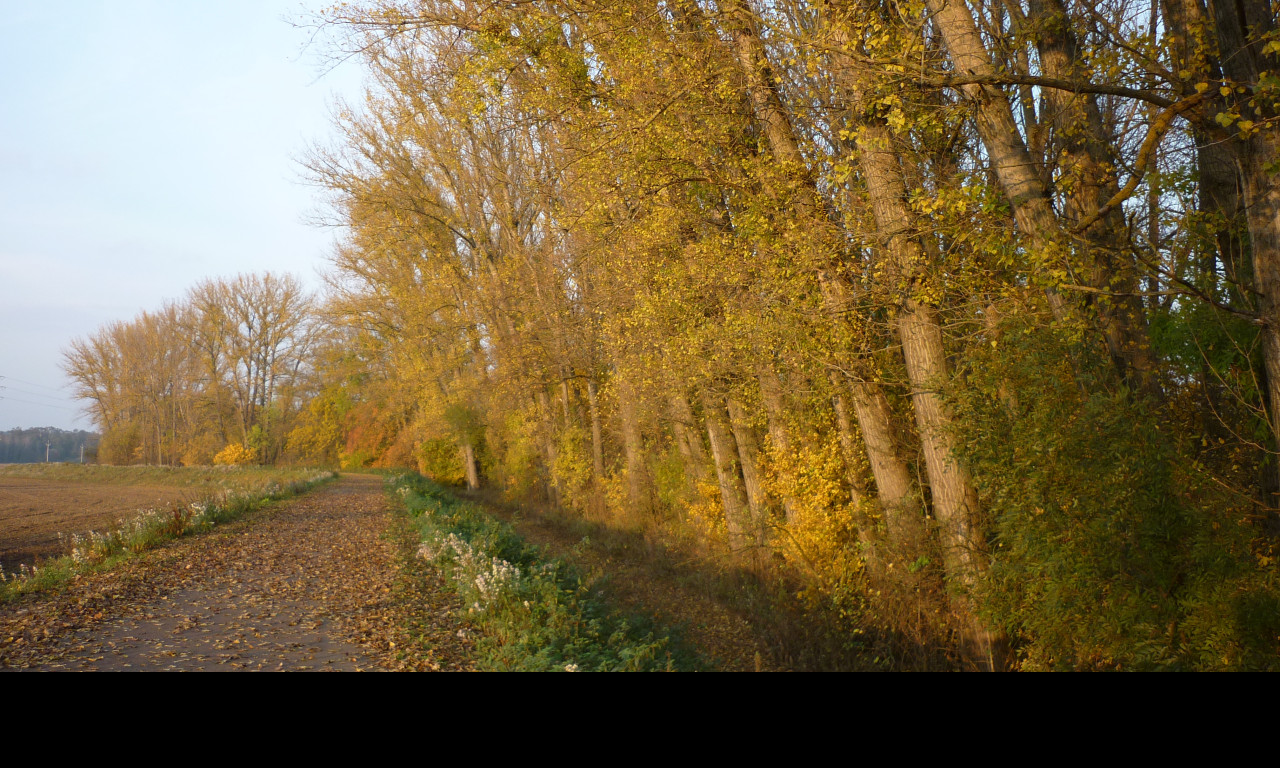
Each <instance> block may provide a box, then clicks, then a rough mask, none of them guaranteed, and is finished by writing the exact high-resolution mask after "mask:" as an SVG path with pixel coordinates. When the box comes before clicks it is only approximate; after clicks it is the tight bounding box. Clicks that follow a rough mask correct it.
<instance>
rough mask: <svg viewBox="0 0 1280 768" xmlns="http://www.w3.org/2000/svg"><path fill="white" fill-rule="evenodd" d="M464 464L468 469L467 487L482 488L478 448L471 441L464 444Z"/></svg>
mask: <svg viewBox="0 0 1280 768" xmlns="http://www.w3.org/2000/svg"><path fill="white" fill-rule="evenodd" d="M462 465H463V467H465V468H466V471H467V489H468V490H472V491H475V490H479V488H480V469H479V467H478V466H477V465H476V449H475V446H473V445H471V441H470V440H468V441H467V442H465V443H463V444H462Z"/></svg>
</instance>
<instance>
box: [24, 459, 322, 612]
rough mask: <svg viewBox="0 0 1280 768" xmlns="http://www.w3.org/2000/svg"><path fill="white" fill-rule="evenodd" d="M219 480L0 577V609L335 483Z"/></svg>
mask: <svg viewBox="0 0 1280 768" xmlns="http://www.w3.org/2000/svg"><path fill="white" fill-rule="evenodd" d="M68 466H72V465H68ZM105 469H111V470H129V469H133V468H131V467H111V468H105ZM139 469H155V468H151V467H141V468H139ZM213 471H218V470H213ZM24 476H31V475H24ZM224 476H225V479H228V480H229V481H230V482H228V483H227V484H224V485H222V486H221V487H220V489H219V490H217V491H215V492H211V493H209V494H208V495H206V496H205V497H204V498H202V499H200V500H198V501H194V502H191V503H190V504H172V505H170V506H168V507H163V508H159V509H150V510H146V511H144V512H142V513H141V514H139V515H137V516H136V517H134V518H132V519H130V520H126V521H123V522H122V523H121V524H120V525H118V526H116V527H115V528H113V529H111V530H108V531H107V532H105V533H99V532H97V531H90V532H89V533H87V534H84V535H80V534H74V535H72V537H71V539H70V541H69V550H70V551H69V553H68V554H67V555H65V556H63V557H59V558H55V559H52V560H47V561H45V562H43V563H41V564H40V565H39V566H38V567H33V568H27V567H26V566H25V565H24V566H22V569H21V571H20V572H19V573H16V574H5V573H4V572H3V571H0V603H4V602H7V601H10V600H13V599H15V598H18V597H20V596H22V595H27V594H31V593H33V592H40V591H44V590H49V589H57V588H59V587H62V586H63V585H65V584H66V583H67V582H69V581H71V580H72V579H73V578H74V577H75V576H76V575H77V574H81V573H87V572H91V571H101V570H107V569H110V568H111V567H112V566H113V565H115V564H116V563H119V562H120V561H121V560H123V559H126V558H128V557H132V556H134V555H136V554H138V553H140V552H145V551H147V550H149V549H153V548H155V547H157V546H159V545H160V544H162V543H164V542H166V541H169V540H171V539H176V538H180V537H183V536H191V535H194V534H197V533H202V532H204V531H208V530H211V529H213V528H215V527H217V526H219V525H223V524H225V523H228V522H231V521H232V520H235V519H237V518H239V517H241V516H243V515H245V514H247V513H248V512H252V511H253V510H256V509H259V508H261V507H262V506H263V505H265V504H267V503H269V502H272V501H275V500H278V499H284V498H288V497H290V496H296V495H298V494H300V493H305V492H306V491H309V490H311V489H312V488H314V487H316V486H317V485H319V484H320V483H323V482H326V481H328V480H332V479H333V478H335V477H337V475H336V474H334V473H333V472H329V471H323V470H322V471H317V470H306V471H302V470H261V471H251V472H249V473H245V474H241V475H234V474H226V473H224ZM59 479H65V478H59ZM138 482H145V481H138Z"/></svg>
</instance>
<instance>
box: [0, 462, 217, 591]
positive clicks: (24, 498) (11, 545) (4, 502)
mask: <svg viewBox="0 0 1280 768" xmlns="http://www.w3.org/2000/svg"><path fill="white" fill-rule="evenodd" d="M199 495H200V494H199V492H198V490H196V489H192V488H175V487H172V486H163V485H132V486H128V485H125V486H122V485H106V484H99V483H81V482H67V481H56V480H40V479H31V478H21V477H4V476H0V568H2V569H3V570H4V571H5V572H7V573H14V572H16V571H17V570H18V567H19V566H20V565H28V566H30V565H34V564H35V563H36V562H37V561H38V560H40V559H43V558H49V557H57V556H60V555H65V554H66V553H67V547H66V546H65V545H64V544H62V543H59V541H58V534H60V533H61V534H63V535H64V536H66V537H70V535H71V534H73V533H86V532H88V531H92V530H98V531H102V530H106V529H107V528H109V527H111V526H113V525H115V524H116V523H117V522H118V521H119V520H121V519H122V518H131V517H133V516H135V515H136V514H138V512H139V510H143V509H151V508H154V507H162V506H165V505H168V504H171V503H174V502H187V501H193V500H195V499H196V498H197V497H198V496H199Z"/></svg>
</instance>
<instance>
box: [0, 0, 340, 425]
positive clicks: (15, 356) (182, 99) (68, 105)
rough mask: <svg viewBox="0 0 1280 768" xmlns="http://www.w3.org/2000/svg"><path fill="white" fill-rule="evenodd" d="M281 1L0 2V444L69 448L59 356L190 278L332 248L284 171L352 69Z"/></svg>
mask: <svg viewBox="0 0 1280 768" xmlns="http://www.w3.org/2000/svg"><path fill="white" fill-rule="evenodd" d="M322 6H323V3H316V2H311V3H300V2H298V0H292V1H291V2H286V1H283V0H217V2H209V1H202V2H174V1H173V0H165V1H164V2H147V1H145V0H98V1H97V2H91V1H90V0H72V1H71V2H62V3H32V2H28V1H26V0H24V1H23V2H18V0H0V431H3V430H8V429H13V428H16V427H24V428H29V427H46V426H52V427H59V428H62V429H88V428H91V427H92V425H91V423H90V422H89V420H88V419H87V418H85V417H84V416H83V409H82V407H81V404H80V403H78V402H76V401H74V400H72V399H71V398H70V397H69V395H68V390H69V384H68V382H67V380H66V377H65V376H64V374H63V373H62V370H61V367H60V362H61V357H62V350H63V349H65V348H66V346H67V344H68V343H69V342H70V341H71V340H72V339H74V338H77V337H82V336H86V335H88V334H91V333H93V332H95V331H96V330H97V329H98V328H99V327H100V326H102V325H103V324H105V323H108V322H111V321H114V320H128V319H130V318H132V317H133V316H134V315H136V314H138V313H139V312H141V311H142V310H152V309H157V308H159V307H160V306H161V305H162V304H163V303H164V302H165V301H166V300H170V299H178V298H181V297H182V295H183V294H184V293H185V292H186V290H187V289H188V288H189V287H190V286H191V285H193V284H195V283H196V282H198V281H200V280H201V279H203V278H206V277H229V276H233V275H235V274H238V273H241V272H254V271H264V270H271V271H273V272H292V273H294V274H297V275H298V276H299V277H300V278H302V280H303V281H304V282H305V283H306V284H308V285H309V286H311V287H312V288H318V287H319V285H320V280H319V272H320V271H321V270H322V269H324V267H325V264H326V262H325V259H326V256H327V255H328V253H329V250H330V248H331V246H332V243H333V239H334V232H332V231H331V230H325V229H323V228H319V227H315V226H313V225H311V224H309V223H308V220H310V219H312V218H313V217H314V215H315V214H316V213H317V212H318V211H319V210H320V209H321V198H320V195H319V193H318V191H317V190H316V189H314V188H313V187H310V186H308V185H307V183H306V180H305V172H304V170H303V169H302V168H301V166H300V165H299V162H298V161H299V159H300V158H302V157H303V156H304V155H305V153H306V151H307V149H308V147H310V146H312V145H316V144H319V145H329V144H331V143H332V141H333V135H334V131H333V129H332V127H331V120H330V115H331V114H332V107H333V105H334V103H335V101H336V100H337V99H339V98H344V99H347V100H351V101H354V100H358V98H359V93H360V84H361V73H360V68H359V64H358V62H356V61H349V62H346V63H344V64H340V65H338V66H336V68H335V67H333V65H332V64H331V63H330V61H329V59H328V57H326V56H325V55H324V53H325V51H326V50H327V48H326V45H325V44H324V43H323V42H321V43H319V44H311V45H308V43H309V41H310V39H311V37H312V33H313V30H310V29H306V28H298V27H296V26H294V25H293V24H291V23H290V22H289V21H288V20H294V21H297V20H300V19H304V18H305V14H306V13H307V12H308V11H309V10H315V9H318V8H320V7H322Z"/></svg>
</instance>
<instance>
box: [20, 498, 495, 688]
mask: <svg viewBox="0 0 1280 768" xmlns="http://www.w3.org/2000/svg"><path fill="white" fill-rule="evenodd" d="M413 552H414V541H413V536H412V534H411V532H410V531H409V530H408V529H407V527H406V526H405V525H404V523H403V518H400V517H397V516H393V515H392V514H391V513H390V507H389V504H388V500H387V498H386V496H385V494H384V493H383V491H382V483H381V480H380V478H377V477H368V476H358V475H357V476H347V477H344V478H343V479H342V480H341V481H339V482H337V483H334V484H330V485H328V486H326V487H324V488H322V489H320V490H318V491H315V492H312V493H310V494H307V495H305V496H302V497H298V498H295V499H291V500H288V501H284V502H279V503H276V504H273V505H271V506H269V507H267V508H265V509H263V510H259V511H258V512H255V513H252V514H250V515H247V516H246V517H245V518H243V519H241V520H240V521H237V522H235V523H232V524H230V525H227V526H225V527H222V528H219V529H217V530H215V531H213V532H211V533H208V534H204V535H200V536H194V537H190V538H185V539H178V540H175V541H173V542H170V543H169V544H167V545H166V546H163V547H160V548H158V549H156V550H152V551H150V552H147V553H144V554H143V555H140V556H139V557H137V558H136V559H133V560H130V561H126V562H125V563H123V564H121V565H119V566H118V567H115V568H113V569H111V570H110V571H108V572H101V573H90V574H86V575H82V576H80V577H78V578H77V579H76V580H75V581H74V582H73V583H72V584H71V585H70V586H69V587H68V588H66V589H65V590H63V591H62V592H60V593H56V594H42V595H33V596H29V597H26V598H23V599H21V600H19V601H16V602H15V603H12V604H9V605H5V606H0V668H7V669H37V670H98V671H122V670H156V671H159V670H175V671H176V670H205V671H210V670H220V671H232V670H297V671H307V670H333V671H340V670H350V671H359V670H467V669H470V668H471V661H470V656H471V648H472V643H473V641H472V639H471V636H470V634H469V631H468V630H467V629H466V628H464V627H461V626H460V625H459V623H458V620H457V619H456V618H455V616H456V613H455V612H457V611H458V608H459V606H458V605H457V603H456V599H455V598H453V597H452V595H451V593H449V591H448V589H447V588H446V587H445V586H444V585H443V584H442V583H440V581H439V579H438V578H437V577H436V576H434V575H433V574H432V573H430V572H429V571H427V570H426V569H425V568H424V567H423V566H420V565H419V563H420V561H419V560H418V558H416V557H414V556H413Z"/></svg>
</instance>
